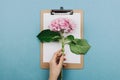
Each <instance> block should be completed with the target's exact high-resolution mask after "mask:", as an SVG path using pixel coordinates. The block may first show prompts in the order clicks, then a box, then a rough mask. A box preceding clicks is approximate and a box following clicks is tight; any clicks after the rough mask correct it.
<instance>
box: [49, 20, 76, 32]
mask: <svg viewBox="0 0 120 80" xmlns="http://www.w3.org/2000/svg"><path fill="white" fill-rule="evenodd" d="M49 28H50V30H51V31H63V32H65V33H68V32H71V31H73V30H74V28H75V23H74V22H73V21H72V20H71V19H68V18H57V19H54V20H53V21H52V22H51V23H50V25H49Z"/></svg>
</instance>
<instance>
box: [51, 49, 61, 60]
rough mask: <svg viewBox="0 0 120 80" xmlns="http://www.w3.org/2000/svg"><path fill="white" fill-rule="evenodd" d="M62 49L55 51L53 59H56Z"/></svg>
mask: <svg viewBox="0 0 120 80" xmlns="http://www.w3.org/2000/svg"><path fill="white" fill-rule="evenodd" d="M60 51H61V49H60V50H58V51H56V52H55V53H54V55H53V57H52V59H53V60H56V57H57V55H58V54H60Z"/></svg>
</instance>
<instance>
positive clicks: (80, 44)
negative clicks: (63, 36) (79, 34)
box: [69, 39, 90, 55]
mask: <svg viewBox="0 0 120 80" xmlns="http://www.w3.org/2000/svg"><path fill="white" fill-rule="evenodd" d="M69 45H70V50H71V52H73V53H75V54H83V55H84V54H86V53H87V51H88V50H89V49H90V45H89V44H88V42H87V41H86V40H85V39H74V40H73V41H72V42H71V43H70V44H69Z"/></svg>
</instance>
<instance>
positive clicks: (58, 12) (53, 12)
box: [51, 7, 73, 15]
mask: <svg viewBox="0 0 120 80" xmlns="http://www.w3.org/2000/svg"><path fill="white" fill-rule="evenodd" d="M72 14H73V10H70V9H69V10H65V9H64V8H63V7H60V9H53V10H51V15H72Z"/></svg>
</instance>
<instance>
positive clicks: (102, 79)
mask: <svg viewBox="0 0 120 80" xmlns="http://www.w3.org/2000/svg"><path fill="white" fill-rule="evenodd" d="M60 6H63V7H65V8H67V9H68V8H70V9H82V10H84V37H85V38H86V39H87V40H88V41H89V43H90V44H91V46H92V48H91V49H90V51H89V52H88V54H87V55H85V59H84V68H83V69H82V70H65V71H64V80H119V79H120V63H119V61H120V46H119V45H120V42H119V41H120V36H119V34H120V9H119V8H120V0H0V80H48V73H49V71H48V70H43V69H41V68H40V66H39V65H40V46H39V40H38V39H37V38H36V35H37V34H38V33H39V31H40V10H44V9H53V8H59V7H60Z"/></svg>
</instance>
